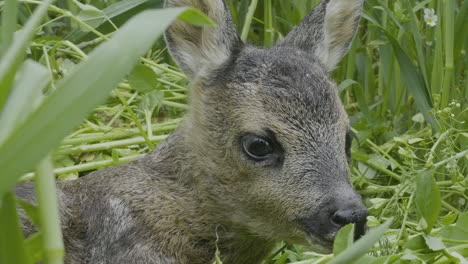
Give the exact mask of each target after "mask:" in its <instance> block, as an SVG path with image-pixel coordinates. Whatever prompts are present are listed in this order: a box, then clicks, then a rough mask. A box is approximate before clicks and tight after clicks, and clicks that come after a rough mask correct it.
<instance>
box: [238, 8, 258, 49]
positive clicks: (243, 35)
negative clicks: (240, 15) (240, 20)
mask: <svg viewBox="0 0 468 264" xmlns="http://www.w3.org/2000/svg"><path fill="white" fill-rule="evenodd" d="M257 4H258V0H252V2H251V3H250V6H249V10H248V11H247V15H246V16H245V21H244V26H243V28H242V33H241V40H242V41H244V42H245V41H246V40H247V36H248V35H249V31H250V25H251V24H252V18H253V16H254V13H255V9H256V8H257Z"/></svg>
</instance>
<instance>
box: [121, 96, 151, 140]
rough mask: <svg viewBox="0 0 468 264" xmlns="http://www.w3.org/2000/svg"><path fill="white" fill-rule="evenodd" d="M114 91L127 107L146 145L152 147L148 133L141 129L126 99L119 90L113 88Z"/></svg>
mask: <svg viewBox="0 0 468 264" xmlns="http://www.w3.org/2000/svg"><path fill="white" fill-rule="evenodd" d="M114 91H115V94H116V95H117V97H118V98H119V99H120V101H121V102H122V104H123V105H124V106H125V108H126V109H127V112H128V113H129V114H130V116H131V118H132V120H133V122H135V125H136V126H137V128H138V130H139V131H140V134H141V135H142V136H143V138H144V139H145V141H146V144H148V146H149V147H150V149H154V145H153V143H152V142H151V140H150V139H149V138H148V135H147V134H146V133H145V130H144V129H143V127H142V126H141V123H140V120H139V119H138V117H137V115H136V114H135V112H134V111H133V109H132V107H131V106H130V105H129V104H128V102H127V100H125V98H123V96H122V95H121V94H120V92H119V91H118V90H117V89H116V90H114Z"/></svg>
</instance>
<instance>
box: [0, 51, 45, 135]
mask: <svg viewBox="0 0 468 264" xmlns="http://www.w3.org/2000/svg"><path fill="white" fill-rule="evenodd" d="M17 79H18V81H17V82H16V84H15V86H14V88H13V90H12V91H11V94H10V96H9V98H8V101H7V102H6V104H5V106H4V107H3V111H1V112H0V124H2V125H1V126H0V144H1V143H2V142H3V141H4V140H5V139H6V138H7V137H8V136H9V135H10V134H11V132H12V131H13V130H14V129H16V128H18V126H19V125H21V124H22V122H24V120H25V119H26V118H27V116H28V115H29V114H30V113H31V112H33V111H34V110H35V109H36V108H37V107H38V106H39V105H40V103H41V102H42V99H43V98H44V96H43V95H42V89H44V88H45V87H46V85H47V84H48V83H49V82H50V75H49V72H48V71H47V69H46V68H45V67H44V66H42V65H40V64H39V63H37V62H34V61H32V60H27V61H25V62H24V63H23V65H22V66H21V69H20V72H19V73H18V77H17Z"/></svg>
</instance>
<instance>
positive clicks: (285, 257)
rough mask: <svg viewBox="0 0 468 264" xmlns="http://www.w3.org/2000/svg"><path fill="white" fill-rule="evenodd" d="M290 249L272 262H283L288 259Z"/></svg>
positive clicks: (277, 263) (283, 263) (280, 263)
mask: <svg viewBox="0 0 468 264" xmlns="http://www.w3.org/2000/svg"><path fill="white" fill-rule="evenodd" d="M289 253H290V251H286V252H284V253H283V254H281V256H280V257H279V258H278V260H276V261H275V263H274V264H285V263H286V261H288V257H289Z"/></svg>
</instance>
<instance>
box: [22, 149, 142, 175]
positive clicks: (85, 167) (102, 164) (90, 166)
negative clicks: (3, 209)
mask: <svg viewBox="0 0 468 264" xmlns="http://www.w3.org/2000/svg"><path fill="white" fill-rule="evenodd" d="M143 156H144V154H141V155H133V156H127V157H123V158H119V159H118V160H101V161H95V162H88V163H85V164H79V165H74V166H70V167H63V168H58V169H54V171H53V172H54V174H57V175H61V174H67V173H76V172H82V171H90V170H96V169H102V168H107V167H109V166H112V165H119V164H124V163H127V162H130V161H134V160H136V159H138V158H141V157H143ZM35 176H36V174H35V173H32V172H31V173H27V174H25V175H23V176H22V177H21V178H20V179H19V182H25V181H30V180H32V179H34V177H35Z"/></svg>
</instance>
